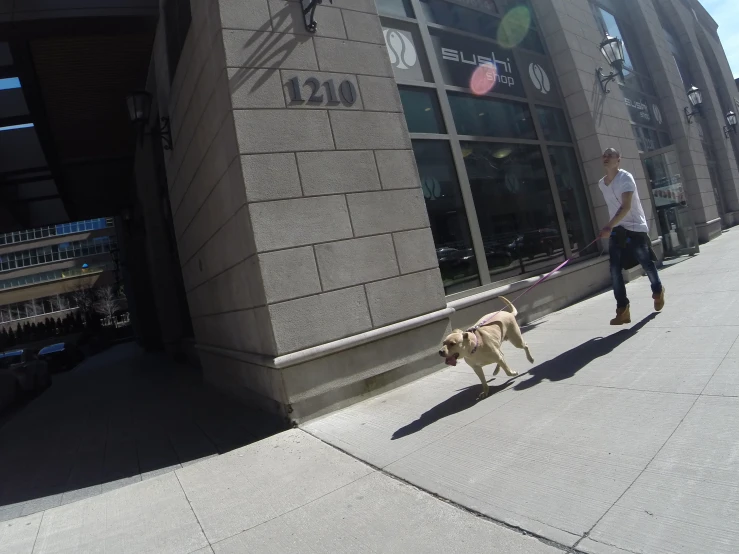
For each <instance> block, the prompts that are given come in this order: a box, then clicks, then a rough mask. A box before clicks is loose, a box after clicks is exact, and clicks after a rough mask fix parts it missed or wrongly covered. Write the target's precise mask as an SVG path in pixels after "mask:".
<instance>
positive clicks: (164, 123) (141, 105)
mask: <svg viewBox="0 0 739 554" xmlns="http://www.w3.org/2000/svg"><path fill="white" fill-rule="evenodd" d="M126 107H127V108H128V118H129V119H130V120H131V123H132V124H133V125H135V126H136V129H137V133H138V137H139V141H140V143H141V144H143V143H144V136H147V135H150V136H154V137H159V138H160V139H161V141H162V148H164V149H165V150H172V130H171V128H170V125H169V118H168V117H160V118H159V128H158V129H157V128H154V129H151V130H149V131H147V130H146V125H147V124H148V123H149V117H150V116H151V94H149V93H148V92H146V91H135V92H131V93H130V94H128V95H126Z"/></svg>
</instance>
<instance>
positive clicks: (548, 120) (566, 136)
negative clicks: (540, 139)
mask: <svg viewBox="0 0 739 554" xmlns="http://www.w3.org/2000/svg"><path fill="white" fill-rule="evenodd" d="M536 111H537V112H539V121H540V123H541V127H542V131H543V132H544V138H545V139H546V140H553V141H556V142H572V138H571V137H570V130H569V129H568V128H567V118H566V117H565V113H564V112H563V111H562V110H559V109H557V108H549V107H547V106H537V107H536Z"/></svg>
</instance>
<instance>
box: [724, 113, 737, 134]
mask: <svg viewBox="0 0 739 554" xmlns="http://www.w3.org/2000/svg"><path fill="white" fill-rule="evenodd" d="M729 133H734V134H735V135H736V114H735V113H734V112H729V113H727V114H726V126H725V127H724V135H726V138H729Z"/></svg>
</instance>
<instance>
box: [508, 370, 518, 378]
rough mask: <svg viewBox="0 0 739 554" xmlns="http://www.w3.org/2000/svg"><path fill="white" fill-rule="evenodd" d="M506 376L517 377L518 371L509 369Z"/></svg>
mask: <svg viewBox="0 0 739 554" xmlns="http://www.w3.org/2000/svg"><path fill="white" fill-rule="evenodd" d="M508 377H518V371H511V372H510V373H509V374H508Z"/></svg>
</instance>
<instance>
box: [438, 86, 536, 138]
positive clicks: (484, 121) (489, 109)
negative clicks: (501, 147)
mask: <svg viewBox="0 0 739 554" xmlns="http://www.w3.org/2000/svg"><path fill="white" fill-rule="evenodd" d="M449 104H450V105H451V108H452V115H453V116H454V123H455V124H456V126H457V133H459V134H460V135H470V136H477V137H500V138H523V139H532V140H534V139H536V130H535V129H534V122H533V121H532V120H531V112H529V107H528V105H527V104H524V103H522V102H512V101H509V100H498V99H493V98H479V97H475V96H470V95H468V94H452V93H450V94H449Z"/></svg>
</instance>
